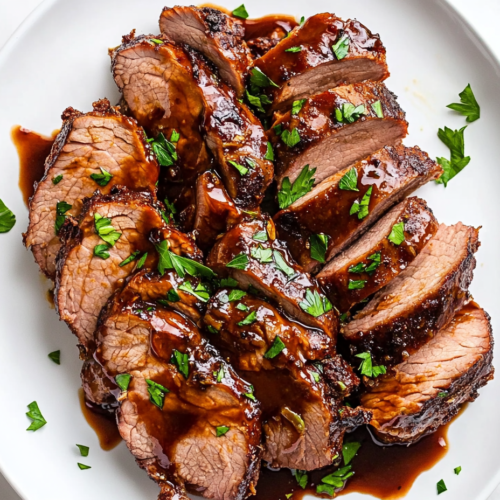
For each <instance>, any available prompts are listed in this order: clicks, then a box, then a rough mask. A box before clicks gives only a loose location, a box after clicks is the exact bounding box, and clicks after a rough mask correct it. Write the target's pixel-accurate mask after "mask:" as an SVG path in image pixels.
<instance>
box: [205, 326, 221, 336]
mask: <svg viewBox="0 0 500 500" xmlns="http://www.w3.org/2000/svg"><path fill="white" fill-rule="evenodd" d="M207 330H208V331H209V332H210V333H213V334H218V333H219V330H217V328H215V327H214V326H212V325H207Z"/></svg>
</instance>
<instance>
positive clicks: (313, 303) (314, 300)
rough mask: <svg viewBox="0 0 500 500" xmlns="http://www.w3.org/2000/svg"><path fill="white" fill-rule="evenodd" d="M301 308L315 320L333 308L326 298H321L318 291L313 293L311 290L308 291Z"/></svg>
mask: <svg viewBox="0 0 500 500" xmlns="http://www.w3.org/2000/svg"><path fill="white" fill-rule="evenodd" d="M299 306H300V307H301V309H302V310H303V311H305V312H306V313H308V314H310V315H311V316H314V317H315V318H318V317H319V316H322V315H323V314H325V313H327V312H328V311H330V310H331V309H332V308H333V306H332V303H331V302H330V301H329V300H328V299H327V298H326V297H324V296H321V295H320V294H319V293H318V291H317V290H314V292H311V289H310V288H308V289H307V290H306V297H305V300H304V302H301V303H300V304H299Z"/></svg>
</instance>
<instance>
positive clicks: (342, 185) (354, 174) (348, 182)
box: [339, 167, 359, 191]
mask: <svg viewBox="0 0 500 500" xmlns="http://www.w3.org/2000/svg"><path fill="white" fill-rule="evenodd" d="M357 186H358V171H357V170H356V168H355V167H353V168H351V169H350V170H349V171H348V172H347V173H346V174H344V176H343V177H342V179H340V182H339V189H342V190H344V191H359V189H358V187H357Z"/></svg>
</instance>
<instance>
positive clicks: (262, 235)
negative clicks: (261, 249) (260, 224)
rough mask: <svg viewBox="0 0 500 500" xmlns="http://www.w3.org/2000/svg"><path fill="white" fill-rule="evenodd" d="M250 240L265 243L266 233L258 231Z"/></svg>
mask: <svg viewBox="0 0 500 500" xmlns="http://www.w3.org/2000/svg"><path fill="white" fill-rule="evenodd" d="M252 240H254V241H262V242H264V241H267V240H268V238H267V232H266V231H258V232H257V233H255V234H254V235H253V236H252Z"/></svg>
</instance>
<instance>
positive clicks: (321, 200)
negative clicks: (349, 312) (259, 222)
mask: <svg viewBox="0 0 500 500" xmlns="http://www.w3.org/2000/svg"><path fill="white" fill-rule="evenodd" d="M442 171H443V170H442V168H441V167H440V166H439V165H438V164H437V163H436V162H434V161H433V160H431V159H430V158H429V156H428V155H427V154H426V153H424V152H422V151H421V150H420V149H418V148H407V147H405V146H396V147H385V148H383V149H381V150H379V151H377V152H376V153H375V154H373V155H371V156H369V157H367V158H365V159H364V160H361V161H358V162H356V163H355V164H354V165H350V166H349V167H348V168H346V169H344V170H342V171H340V172H338V173H337V174H335V175H333V176H331V177H330V178H329V179H326V180H325V181H323V182H322V183H321V184H318V185H317V186H315V187H314V188H313V189H312V191H310V192H309V193H308V194H306V195H305V196H303V197H302V198H300V199H299V200H297V201H296V202H295V203H293V204H292V205H290V206H289V207H288V208H286V209H285V210H282V211H281V212H279V213H278V214H276V216H275V217H274V220H275V223H276V228H277V231H278V237H279V238H280V239H282V240H284V241H285V242H286V243H287V245H288V248H289V249H290V251H291V253H292V255H293V256H294V258H295V259H296V260H297V262H298V263H299V264H301V265H302V266H303V267H304V269H306V270H307V271H310V272H314V271H317V270H319V268H320V265H321V260H323V261H325V262H328V261H329V260H331V259H332V258H333V257H335V256H336V255H337V254H338V253H339V252H341V251H342V250H344V249H346V248H347V247H348V246H349V245H350V244H351V243H353V242H354V241H355V240H356V239H358V238H359V237H360V236H361V235H362V234H363V233H364V232H365V231H366V230H368V228H369V227H370V226H371V225H372V224H373V223H374V222H376V221H377V220H378V218H379V217H380V216H381V215H382V214H384V212H386V211H387V210H388V209H389V208H391V206H392V205H394V204H395V203H397V202H399V201H400V200H402V199H403V198H404V197H405V196H407V195H408V194H410V193H412V192H413V191H415V190H416V189H417V188H419V187H420V186H422V185H423V184H425V183H426V182H429V181H430V180H432V179H436V178H438V177H439V176H440V175H441V173H442ZM317 235H323V236H321V238H323V239H324V240H325V239H326V250H325V242H324V241H323V242H322V244H321V249H322V252H321V253H320V254H319V255H318V253H316V252H313V250H314V248H312V246H311V238H312V239H313V241H314V239H317V238H318V236H317ZM318 259H319V260H318Z"/></svg>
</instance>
